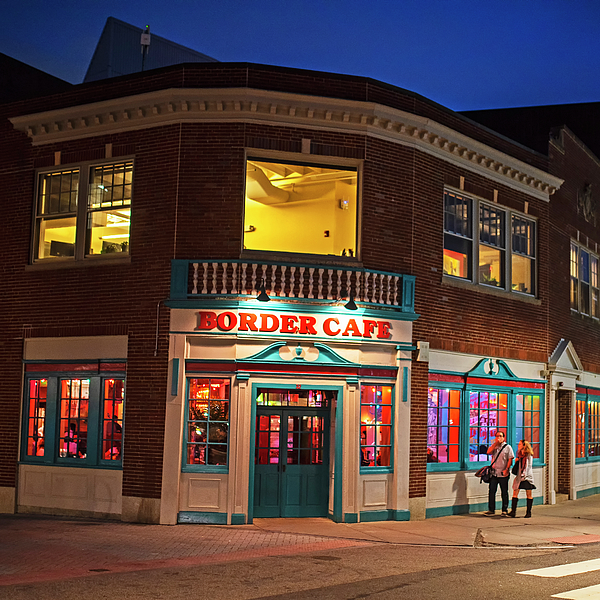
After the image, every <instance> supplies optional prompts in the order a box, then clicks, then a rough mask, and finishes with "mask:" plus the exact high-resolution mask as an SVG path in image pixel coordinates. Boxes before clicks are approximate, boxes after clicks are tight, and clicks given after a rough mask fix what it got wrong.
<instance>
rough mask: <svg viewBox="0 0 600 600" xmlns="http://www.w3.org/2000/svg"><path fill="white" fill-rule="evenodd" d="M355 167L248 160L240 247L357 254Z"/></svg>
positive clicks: (356, 175) (328, 253)
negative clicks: (242, 237)
mask: <svg viewBox="0 0 600 600" xmlns="http://www.w3.org/2000/svg"><path fill="white" fill-rule="evenodd" d="M357 181H358V173H357V171H356V169H350V168H347V169H346V168H340V167H325V166H318V165H307V164H304V165H303V164H293V163H279V162H269V161H264V160H248V161H247V163H246V199H245V212H244V248H247V249H253V250H269V251H281V252H302V253H308V254H326V255H337V256H355V255H356V227H357V220H356V215H357V212H358V195H357V189H358V188H357Z"/></svg>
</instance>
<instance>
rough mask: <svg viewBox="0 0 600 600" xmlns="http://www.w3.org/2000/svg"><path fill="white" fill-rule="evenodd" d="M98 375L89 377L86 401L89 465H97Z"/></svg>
mask: <svg viewBox="0 0 600 600" xmlns="http://www.w3.org/2000/svg"><path fill="white" fill-rule="evenodd" d="M101 388H102V386H101V385H100V377H91V378H90V398H89V403H88V431H87V449H86V458H87V463H88V464H90V465H97V464H98V463H99V462H100V461H99V460H98V448H99V445H100V444H99V441H98V435H99V432H100V428H101V427H102V419H101V411H100V405H101V404H102V402H101V392H102V389H101Z"/></svg>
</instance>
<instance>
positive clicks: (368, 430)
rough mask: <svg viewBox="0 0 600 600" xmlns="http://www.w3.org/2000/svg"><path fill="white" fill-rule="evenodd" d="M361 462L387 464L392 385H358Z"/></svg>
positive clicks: (389, 446) (389, 441)
mask: <svg viewBox="0 0 600 600" xmlns="http://www.w3.org/2000/svg"><path fill="white" fill-rule="evenodd" d="M360 402H361V407H360V423H361V427H360V452H361V466H363V467H367V466H369V467H375V466H380V467H389V466H391V447H392V427H391V425H392V387H391V386H381V385H368V386H362V387H361V399H360Z"/></svg>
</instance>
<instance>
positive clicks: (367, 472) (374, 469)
mask: <svg viewBox="0 0 600 600" xmlns="http://www.w3.org/2000/svg"><path fill="white" fill-rule="evenodd" d="M393 426H394V424H393V423H392V427H393ZM393 446H394V445H393V444H392V448H393ZM392 454H393V452H392ZM393 472H394V469H393V467H360V474H361V475H373V474H374V473H393Z"/></svg>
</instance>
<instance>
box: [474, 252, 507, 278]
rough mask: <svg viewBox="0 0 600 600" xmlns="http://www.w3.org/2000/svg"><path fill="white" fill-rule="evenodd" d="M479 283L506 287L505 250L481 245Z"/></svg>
mask: <svg viewBox="0 0 600 600" xmlns="http://www.w3.org/2000/svg"><path fill="white" fill-rule="evenodd" d="M479 283H484V284H485V285H493V286H496V287H504V251H503V250H500V249H498V248H491V247H490V246H484V245H483V244H480V245H479Z"/></svg>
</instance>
